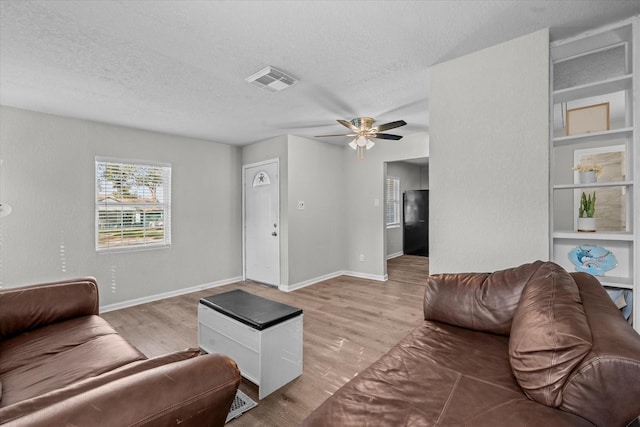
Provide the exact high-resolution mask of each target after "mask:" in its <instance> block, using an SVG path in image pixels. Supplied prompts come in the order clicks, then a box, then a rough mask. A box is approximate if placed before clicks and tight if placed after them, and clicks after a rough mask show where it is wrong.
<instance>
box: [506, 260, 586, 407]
mask: <svg viewBox="0 0 640 427" xmlns="http://www.w3.org/2000/svg"><path fill="white" fill-rule="evenodd" d="M541 272H544V273H545V274H537V275H536V276H535V277H533V278H532V279H531V281H530V282H529V283H528V284H527V286H526V287H525V288H524V290H523V292H522V297H521V298H520V304H519V305H518V308H517V310H516V312H515V314H514V316H513V324H512V327H511V336H510V338H509V358H510V362H511V368H512V369H513V374H514V376H515V377H516V379H517V380H518V384H520V386H521V387H522V389H523V390H524V392H525V393H526V394H527V396H529V397H530V398H531V399H533V400H535V401H537V402H539V403H542V404H544V405H547V406H551V407H558V406H560V404H561V403H562V387H563V386H564V385H565V383H566V381H567V379H568V378H569V376H570V375H571V372H572V371H573V369H574V368H575V367H576V366H577V365H578V364H579V363H580V361H581V360H582V359H583V358H584V357H585V356H586V355H587V353H589V351H590V350H591V347H592V338H591V330H590V329H589V323H588V322H587V318H586V316H585V313H584V309H583V307H582V302H581V299H580V292H579V291H578V287H577V285H576V283H575V281H574V280H573V278H572V277H571V275H570V274H569V273H567V272H566V271H565V270H564V269H563V268H562V267H560V266H558V265H556V264H553V263H546V264H545V266H544V268H542V269H540V270H539V273H541Z"/></svg>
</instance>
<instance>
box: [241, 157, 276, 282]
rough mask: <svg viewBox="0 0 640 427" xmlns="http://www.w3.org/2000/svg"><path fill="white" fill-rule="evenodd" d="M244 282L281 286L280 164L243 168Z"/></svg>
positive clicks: (269, 161)
mask: <svg viewBox="0 0 640 427" xmlns="http://www.w3.org/2000/svg"><path fill="white" fill-rule="evenodd" d="M242 170H243V198H242V203H243V220H242V222H243V235H244V236H243V237H244V239H243V240H244V245H243V248H244V279H245V280H252V281H255V282H260V283H264V284H267V285H272V286H278V285H279V284H280V181H279V163H278V160H277V159H276V160H268V161H265V162H260V163H253V164H250V165H245V166H243V167H242Z"/></svg>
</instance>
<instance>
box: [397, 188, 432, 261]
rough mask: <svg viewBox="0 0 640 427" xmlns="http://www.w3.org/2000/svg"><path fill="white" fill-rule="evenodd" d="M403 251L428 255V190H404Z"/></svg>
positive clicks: (406, 253)
mask: <svg viewBox="0 0 640 427" xmlns="http://www.w3.org/2000/svg"><path fill="white" fill-rule="evenodd" d="M402 200H403V209H402V226H403V233H402V236H403V252H404V254H405V255H419V256H427V257H428V256H429V190H410V191H405V192H404V194H403V197H402Z"/></svg>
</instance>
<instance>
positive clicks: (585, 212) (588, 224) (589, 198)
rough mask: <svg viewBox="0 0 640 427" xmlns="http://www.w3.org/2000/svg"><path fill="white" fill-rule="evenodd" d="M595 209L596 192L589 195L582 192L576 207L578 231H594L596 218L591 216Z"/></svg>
mask: <svg viewBox="0 0 640 427" xmlns="http://www.w3.org/2000/svg"><path fill="white" fill-rule="evenodd" d="M595 211H596V192H595V191H594V192H593V193H591V194H589V195H587V194H586V193H585V192H582V196H581V197H580V206H579V208H578V231H596V219H595V218H594V217H593V214H594V213H595Z"/></svg>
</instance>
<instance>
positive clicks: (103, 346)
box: [0, 315, 146, 407]
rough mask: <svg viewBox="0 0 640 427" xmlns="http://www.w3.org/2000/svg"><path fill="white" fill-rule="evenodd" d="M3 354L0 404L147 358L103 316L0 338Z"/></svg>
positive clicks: (89, 317) (86, 317) (1, 405)
mask: <svg viewBox="0 0 640 427" xmlns="http://www.w3.org/2000/svg"><path fill="white" fill-rule="evenodd" d="M0 355H2V357H0V378H1V381H2V383H3V389H4V391H3V398H2V401H0V407H4V406H8V405H11V404H13V403H16V402H19V401H22V400H26V399H30V398H32V397H35V396H39V395H41V394H44V393H47V392H49V391H51V390H55V389H58V388H62V387H65V386H67V385H69V384H72V383H75V382H77V381H80V380H83V379H85V378H89V377H93V376H97V375H100V374H102V373H104V372H107V371H110V370H112V369H115V368H118V367H120V366H123V365H126V364H128V363H131V362H134V361H136V360H143V359H146V357H145V356H144V354H142V353H141V352H140V351H138V350H137V349H136V348H135V347H133V346H132V345H131V344H129V343H128V342H127V341H126V340H125V339H124V338H122V337H121V336H120V335H118V334H117V333H116V331H115V330H114V329H113V328H112V327H111V326H110V325H109V324H108V323H107V322H106V321H105V320H104V319H102V318H101V317H99V316H94V315H92V316H82V317H77V318H74V319H70V320H66V321H64V322H58V323H53V324H51V325H49V326H45V327H42V328H38V329H36V330H33V331H31V332H26V333H24V334H21V335H18V336H15V337H13V338H10V339H8V340H4V341H0ZM52 373H55V375H53V374H52Z"/></svg>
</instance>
